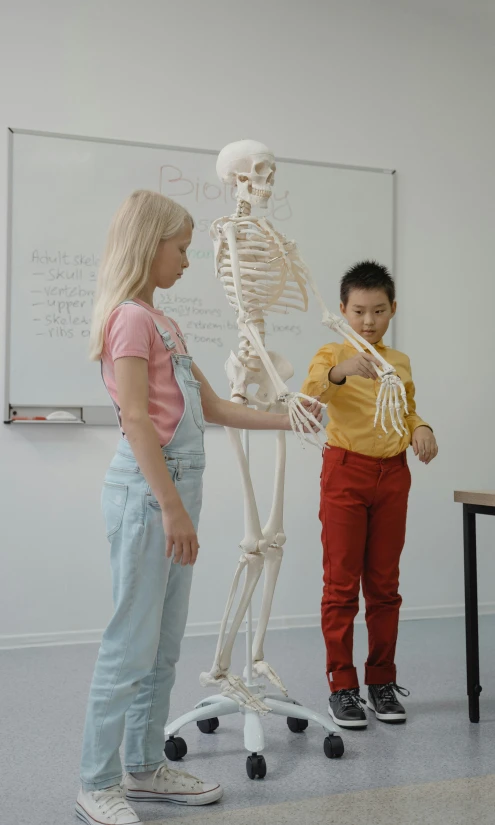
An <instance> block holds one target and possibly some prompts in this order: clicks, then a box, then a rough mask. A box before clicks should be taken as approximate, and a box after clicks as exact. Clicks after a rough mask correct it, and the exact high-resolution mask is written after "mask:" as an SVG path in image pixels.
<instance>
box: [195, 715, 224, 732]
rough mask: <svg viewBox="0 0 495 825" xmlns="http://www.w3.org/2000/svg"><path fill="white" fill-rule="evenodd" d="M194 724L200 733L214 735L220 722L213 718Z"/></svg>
mask: <svg viewBox="0 0 495 825" xmlns="http://www.w3.org/2000/svg"><path fill="white" fill-rule="evenodd" d="M196 724H197V726H198V728H199V729H200V731H201V733H215V731H216V729H217V728H218V726H219V724H220V722H219V721H218V719H217V718H216V716H215V717H214V718H213V719H201V721H199V722H196Z"/></svg>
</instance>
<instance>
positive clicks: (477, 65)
mask: <svg viewBox="0 0 495 825" xmlns="http://www.w3.org/2000/svg"><path fill="white" fill-rule="evenodd" d="M465 8H466V11H463V4H461V3H460V0H458V2H456V3H452V2H447V0H442V1H440V0H436V2H431V0H428V1H427V0H421V2H416V3H414V4H413V3H406V2H404V0H401V1H400V2H397V0H389V1H387V0H375V2H373V3H370V2H367V0H347V2H346V3H341V2H336V1H335V0H331V1H328V0H321V2H314V0H313V2H311V0H310V1H309V2H305V3H296V2H292V1H291V2H287V0H286V2H284V3H283V4H282V3H271V4H270V3H267V2H266V0H251V2H250V3H249V4H244V3H240V2H237V3H236V2H233V0H209V2H208V3H205V2H203V0H193V2H182V3H177V2H170V1H169V2H166V0H140V2H139V3H138V2H130V0H106V2H105V3H101V2H98V1H97V0H86V2H85V3H80V2H75V0H46V2H44V3H42V4H40V3H38V2H37V0H16V2H15V3H6V2H5V3H2V27H1V31H0V77H1V85H0V157H1V158H3V161H2V162H1V163H0V226H1V227H5V224H6V217H7V204H6V189H7V181H6V153H7V140H6V128H7V127H8V126H13V127H17V128H27V129H39V130H46V131H54V132H64V133H72V134H81V135H85V134H86V135H95V136H102V137H109V138H118V139H126V140H136V141H151V142H157V143H170V144H175V145H189V146H199V147H205V148H220V147H221V146H222V145H224V144H225V143H226V142H228V141H230V140H234V139H237V138H239V137H242V136H246V135H253V136H254V137H259V138H260V139H262V140H264V141H266V142H267V143H268V144H269V145H271V146H273V148H274V149H275V151H276V152H277V154H280V155H282V156H288V157H300V158H305V159H315V160H322V161H332V162H338V163H349V164H363V165H368V166H380V167H394V168H396V169H397V170H398V236H397V244H398V246H397V249H398V260H397V264H398V265H397V279H398V290H399V300H400V315H399V320H398V323H397V332H398V346H399V347H400V348H402V349H404V350H406V351H407V352H408V353H409V354H410V356H411V358H412V362H413V367H414V370H415V375H416V379H417V383H418V385H419V386H418V393H417V397H418V406H419V411H420V412H421V414H422V415H423V417H425V418H426V419H427V420H428V421H430V422H431V423H432V424H433V426H434V427H435V429H436V432H437V435H438V440H439V442H440V448H441V452H440V456H439V458H438V460H437V462H436V463H435V464H434V465H432V466H431V467H429V468H423V467H420V466H418V465H416V463H415V462H414V467H413V477H414V488H413V492H412V496H411V508H410V520H409V533H408V541H407V550H406V553H405V556H404V560H403V566H402V571H403V572H402V592H403V595H404V601H405V606H406V608H407V609H406V610H405V612H404V615H407V614H408V613H409V615H413V616H414V615H429V614H433V615H442V614H445V613H449V612H452V611H454V612H455V611H456V610H458V609H459V605H461V603H462V595H463V591H462V543H461V511H460V507H459V506H458V505H457V506H455V505H454V504H453V501H452V499H453V490H454V488H456V487H466V488H472V487H474V488H495V483H494V481H493V465H494V461H493V459H494V440H493V406H494V401H495V386H494V368H493V361H492V352H493V344H492V327H493V306H494V303H495V286H494V283H495V280H494V277H493V243H492V236H493V192H494V191H495V165H494V164H493V135H494V130H495V115H494V108H493V82H494V70H495V59H494V53H493V47H492V44H493V36H494V29H495V17H494V16H493V13H491V12H490V7H489V5H487V4H485V3H482V2H481V0H479V2H477V1H476V0H470V2H469V3H468V2H467V0H466V4H465ZM258 124H259V125H258ZM75 197H77V193H75ZM5 234H6V233H5V232H4V230H3V228H2V231H1V235H0V258H1V260H2V262H3V261H4V260H5ZM4 285H5V267H4V266H3V263H2V266H1V269H0V296H1V297H0V301H1V315H0V318H3V317H4V310H5V300H4V291H5V290H4ZM0 337H1V340H0V347H1V348H2V350H3V347H4V341H3V335H2V336H0ZM115 440H116V432H115V431H114V430H110V429H84V430H83V428H81V430H77V432H75V431H74V430H72V429H71V430H70V431H69V430H61V431H59V432H57V431H55V430H35V429H34V428H32V429H31V428H22V430H21V429H17V430H16V429H14V428H13V427H10V428H9V427H3V426H0V541H1V545H0V546H1V550H2V555H1V559H2V573H1V578H0V635H1V636H3V637H4V639H3V643H4V644H8V643H13V642H22V641H23V640H22V639H21V638H19V639H14V640H13V639H10V640H9V639H7V638H5V637H12V636H15V637H17V636H19V637H20V636H22V635H23V636H24V637H25V638H24V641H26V640H29V638H31V636H32V635H33V634H42V638H54V639H56V638H64V637H63V636H62V637H61V636H60V635H57V634H61V633H64V632H68V633H72V634H73V635H72V636H70V635H69V636H67V637H66V638H88V634H87V631H91V630H98V629H99V628H101V627H103V626H104V624H105V621H106V620H107V618H108V616H109V612H110V598H109V597H110V592H109V572H108V564H107V558H108V551H107V545H106V541H105V539H104V536H103V531H102V524H101V521H100V515H99V487H100V481H101V478H102V475H103V473H104V470H105V467H106V464H107V462H108V460H109V458H110V456H111V453H112V450H113V447H114V444H115ZM266 444H267V441H266V437H265V436H259V437H258V438H257V439H256V440H255V446H254V448H253V459H256V456H258V457H259V458H261V455H262V453H263V451H264V450H265V448H266ZM207 448H208V455H209V460H210V467H209V470H208V472H207V476H206V494H205V506H204V518H203V524H202V530H201V541H202V548H203V549H202V558H201V562H200V563H199V564H198V568H197V575H196V582H195V589H194V594H193V600H192V608H191V613H190V619H191V622H192V624H193V629H196V630H197V629H198V625H201V626H203V628H204V627H205V623H209V622H210V623H216V622H217V621H218V620H219V618H220V614H221V611H222V608H223V604H224V599H225V596H226V592H227V588H228V584H229V581H230V578H231V575H232V572H233V569H234V566H235V563H236V559H237V555H238V553H237V551H236V544H237V541H238V540H239V538H240V536H241V529H242V527H241V523H242V522H241V519H242V513H241V507H240V500H239V490H238V487H237V488H236V492H235V493H233V492H232V490H233V486H234V484H237V476H236V469H235V467H234V465H233V462H232V459H231V457H230V454H229V452H228V450H227V445H226V443H225V438H224V436H223V433H222V432H220V431H209V433H208V438H207ZM319 461H320V459H319V456H318V454H317V453H316V451H314V452H310V451H309V450H306V451H305V452H301V451H300V450H299V449H298V448H297V446H296V445H295V444H292V445H291V451H290V462H289V472H290V480H289V483H288V488H287V503H288V507H287V525H286V526H287V533H288V535H289V537H290V540H289V542H288V544H287V551H286V559H285V564H284V568H283V571H282V574H281V580H280V587H279V590H278V594H277V597H276V603H275V607H274V615H275V616H276V617H292V619H285V620H283V619H279V623H283V621H287V622H288V621H293V622H296V623H297V622H299V621H301V619H298V618H297V617H298V616H306V617H307V616H310V617H312V618H315V617H316V616H317V614H318V609H319V599H320V581H321V568H320V548H319V525H318V520H317V507H318V503H317V490H318V475H319ZM258 475H259V479H258V481H259V484H260V489H261V491H262V492H263V494H264V495H265V494H266V495H268V493H269V483H268V480H267V479H266V478H265V477H263V475H262V474H261V473H259V474H258ZM234 479H235V481H234ZM223 519H226V523H225V524H224V526H223V527H222V529H220V528H219V525H220V524H222V521H223ZM485 521H486V522H487V523H485V524H483V525H482V526H480V545H481V546H480V553H479V566H480V573H481V575H480V600H481V602H483V603H485V605H486V609H490V606H491V607H495V596H494V594H493V582H494V580H495V553H494V552H493V544H494V541H493V540H494V536H495V532H494V531H495V520H494V522H493V523H492V522H491V520H488V519H487V520H485ZM452 606H453V607H452ZM213 626H214V625H211V626H210V627H213ZM206 627H208V625H206ZM50 634H54V635H53V637H50ZM1 641H2V640H0V642H1Z"/></svg>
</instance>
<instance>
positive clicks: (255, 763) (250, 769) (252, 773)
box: [246, 753, 266, 779]
mask: <svg viewBox="0 0 495 825" xmlns="http://www.w3.org/2000/svg"><path fill="white" fill-rule="evenodd" d="M246 771H247V775H248V776H249V778H250V779H256V777H258V779H264V778H265V776H266V762H265V757H264V756H261V755H259V754H257V753H253V754H252V755H251V756H248V758H247V759H246Z"/></svg>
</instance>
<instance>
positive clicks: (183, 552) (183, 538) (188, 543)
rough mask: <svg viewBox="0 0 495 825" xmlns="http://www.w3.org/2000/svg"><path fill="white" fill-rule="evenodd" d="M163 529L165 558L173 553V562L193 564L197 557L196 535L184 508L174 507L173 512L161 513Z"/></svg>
mask: <svg viewBox="0 0 495 825" xmlns="http://www.w3.org/2000/svg"><path fill="white" fill-rule="evenodd" d="M162 521H163V529H164V531H165V538H166V549H165V553H166V556H167V559H169V558H170V557H171V556H172V553H173V555H174V558H173V562H174V564H179V562H180V564H181V565H182V566H183V567H185V565H186V564H191V565H192V564H194V563H195V562H196V559H197V558H198V550H199V544H198V537H197V535H196V530H195V529H194V527H193V523H192V521H191V519H190V518H189V515H188V514H187V512H186V510H185V509H184V508H183V507H182V508H174V510H173V512H171V513H166V512H163V514H162Z"/></svg>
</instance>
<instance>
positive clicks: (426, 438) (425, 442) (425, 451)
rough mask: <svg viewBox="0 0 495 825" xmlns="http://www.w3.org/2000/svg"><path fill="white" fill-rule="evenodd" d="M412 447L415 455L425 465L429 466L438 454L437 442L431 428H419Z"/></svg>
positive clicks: (415, 431)
mask: <svg viewBox="0 0 495 825" xmlns="http://www.w3.org/2000/svg"><path fill="white" fill-rule="evenodd" d="M412 447H413V450H414V455H417V456H419V460H420V461H422V462H423V464H429V463H430V461H433V459H434V458H435V456H436V455H437V454H438V445H437V440H436V438H435V436H434V435H433V433H432V431H431V430H430V428H429V427H417V428H416V429H415V430H414V432H413V437H412Z"/></svg>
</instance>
